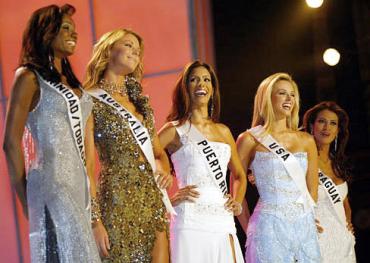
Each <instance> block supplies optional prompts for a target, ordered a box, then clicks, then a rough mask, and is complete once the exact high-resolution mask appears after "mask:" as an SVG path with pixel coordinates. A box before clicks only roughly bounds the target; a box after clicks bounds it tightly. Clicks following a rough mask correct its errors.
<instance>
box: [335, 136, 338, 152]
mask: <svg viewBox="0 0 370 263" xmlns="http://www.w3.org/2000/svg"><path fill="white" fill-rule="evenodd" d="M337 144H338V135H337V136H335V141H334V151H335V152H336V151H337Z"/></svg>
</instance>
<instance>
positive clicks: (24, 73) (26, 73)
mask: <svg viewBox="0 0 370 263" xmlns="http://www.w3.org/2000/svg"><path fill="white" fill-rule="evenodd" d="M15 79H17V80H22V81H37V77H36V74H35V73H34V72H33V71H32V70H30V69H28V68H26V67H20V68H18V69H17V70H16V71H15Z"/></svg>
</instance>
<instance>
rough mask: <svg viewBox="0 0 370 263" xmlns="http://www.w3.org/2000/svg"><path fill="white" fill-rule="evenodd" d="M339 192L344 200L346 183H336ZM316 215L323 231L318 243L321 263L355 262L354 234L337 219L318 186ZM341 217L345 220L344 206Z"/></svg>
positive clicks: (321, 188)
mask: <svg viewBox="0 0 370 263" xmlns="http://www.w3.org/2000/svg"><path fill="white" fill-rule="evenodd" d="M337 189H338V191H339V194H340V196H341V198H342V200H344V199H345V198H346V196H347V193H348V186H347V183H346V182H344V183H342V184H340V185H337ZM315 213H316V217H317V218H318V220H319V221H320V225H321V226H322V227H323V229H324V232H322V233H320V234H319V244H320V251H321V262H322V263H331V262H335V263H353V262H356V255H355V249H354V244H355V243H354V241H355V240H354V236H353V235H352V233H350V232H349V231H348V229H347V228H346V226H344V225H343V224H342V223H341V222H340V221H339V219H338V217H337V214H336V213H335V210H334V208H333V206H332V204H331V201H330V200H329V197H328V195H327V194H326V192H325V189H324V187H323V186H321V185H320V186H319V199H318V202H317V207H316V209H315ZM340 216H341V219H342V220H343V221H346V220H345V212H344V207H343V206H342V211H341V214H340Z"/></svg>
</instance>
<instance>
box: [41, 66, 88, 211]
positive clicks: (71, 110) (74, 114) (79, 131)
mask: <svg viewBox="0 0 370 263" xmlns="http://www.w3.org/2000/svg"><path fill="white" fill-rule="evenodd" d="M37 75H38V77H39V78H40V79H41V80H42V81H43V82H45V83H46V84H47V86H48V87H50V88H51V89H53V90H54V91H56V92H57V93H59V94H60V95H61V96H62V97H63V98H64V99H65V101H66V104H67V108H68V118H69V124H70V126H71V129H72V134H73V141H74V144H75V146H76V148H77V151H78V153H79V157H80V160H81V163H82V166H83V169H84V171H85V175H86V180H87V187H88V193H87V195H88V197H87V200H90V180H89V177H88V174H87V171H86V155H85V142H84V141H85V140H84V139H85V136H84V127H83V120H82V111H81V104H80V98H79V97H78V96H77V95H76V94H75V93H74V92H73V91H72V90H71V89H70V88H68V87H67V86H65V85H64V84H63V83H61V82H59V83H52V82H50V81H47V80H45V79H43V78H42V77H41V76H40V75H39V74H38V73H37ZM81 91H82V90H81ZM82 94H83V91H82ZM86 209H87V210H89V209H90V201H89V202H88V205H87V207H86Z"/></svg>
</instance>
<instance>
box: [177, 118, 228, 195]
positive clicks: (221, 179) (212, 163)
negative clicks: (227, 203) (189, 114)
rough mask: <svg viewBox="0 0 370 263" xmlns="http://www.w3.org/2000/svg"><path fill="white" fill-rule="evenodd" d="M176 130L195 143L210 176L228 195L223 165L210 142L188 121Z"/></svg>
mask: <svg viewBox="0 0 370 263" xmlns="http://www.w3.org/2000/svg"><path fill="white" fill-rule="evenodd" d="M175 127H176V126H175ZM176 130H177V131H178V132H179V133H180V135H182V134H187V136H188V138H189V139H190V140H191V141H193V142H194V145H195V146H196V147H197V148H198V150H199V152H200V153H201V156H202V157H203V160H204V162H205V163H207V168H208V171H209V175H210V176H211V177H212V179H213V181H214V182H215V184H216V185H217V186H218V188H219V189H220V191H221V192H222V193H223V194H224V195H226V194H227V192H228V190H227V183H226V174H225V173H224V172H223V171H222V169H221V166H220V164H221V163H220V161H219V159H218V157H217V154H216V152H215V150H214V149H213V148H212V146H211V144H210V143H209V141H208V140H207V139H206V138H205V137H204V136H203V134H202V133H200V132H199V130H198V129H197V128H196V127H195V126H194V125H191V124H190V123H189V121H186V122H185V123H184V124H183V125H181V126H180V127H176Z"/></svg>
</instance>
